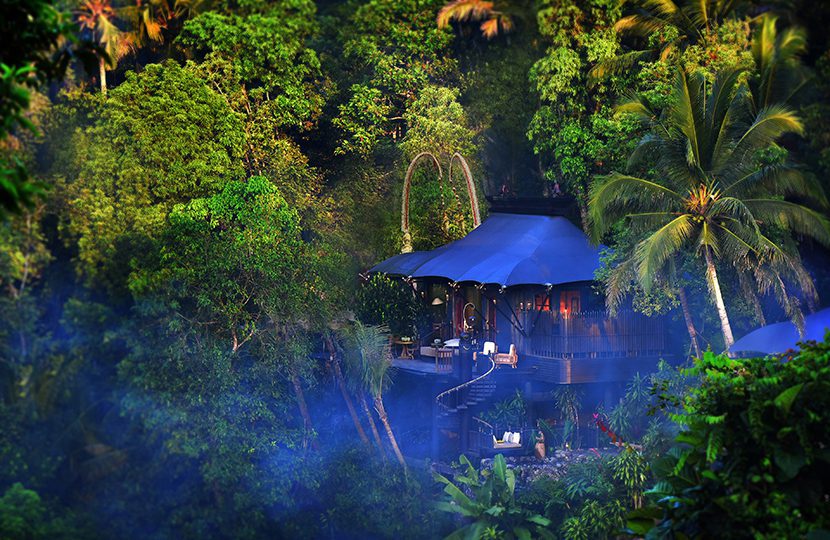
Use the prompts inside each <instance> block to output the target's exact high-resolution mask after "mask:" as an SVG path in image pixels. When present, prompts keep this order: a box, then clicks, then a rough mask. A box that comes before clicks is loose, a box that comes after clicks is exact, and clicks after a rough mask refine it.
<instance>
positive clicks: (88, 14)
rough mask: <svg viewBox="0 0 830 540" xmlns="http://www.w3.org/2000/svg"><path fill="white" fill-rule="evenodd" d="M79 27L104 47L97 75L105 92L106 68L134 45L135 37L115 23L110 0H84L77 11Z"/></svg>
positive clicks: (114, 63)
mask: <svg viewBox="0 0 830 540" xmlns="http://www.w3.org/2000/svg"><path fill="white" fill-rule="evenodd" d="M77 19H78V23H79V24H80V26H81V28H82V29H84V30H89V31H90V32H91V33H92V37H93V40H94V41H96V42H98V44H99V45H101V47H102V48H103V49H104V52H105V53H106V55H105V56H106V57H104V56H103V55H102V56H101V57H100V58H99V59H98V75H99V79H100V80H99V82H100V84H101V93H102V94H106V93H107V68H110V69H113V68H115V66H116V65H117V63H118V60H120V59H121V58H123V57H124V56H125V55H127V54H128V53H129V52H130V51H131V50H132V49H133V46H134V45H135V37H134V35H133V34H131V33H130V32H124V31H122V30H121V29H120V28H118V26H116V24H115V20H116V13H115V9H114V8H113V7H112V3H111V1H110V0H85V1H84V2H83V3H82V4H81V7H80V9H78V11H77Z"/></svg>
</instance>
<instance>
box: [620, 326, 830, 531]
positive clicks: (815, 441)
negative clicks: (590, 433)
mask: <svg viewBox="0 0 830 540" xmlns="http://www.w3.org/2000/svg"><path fill="white" fill-rule="evenodd" d="M828 338H830V336H828ZM688 372H689V373H688V374H690V375H692V376H697V377H700V381H701V382H700V386H699V387H697V388H695V389H693V390H692V391H691V392H690V394H689V396H688V397H687V398H686V399H685V400H684V402H683V412H681V413H680V414H678V415H675V420H676V421H677V422H678V423H680V424H681V425H682V426H684V428H685V429H684V430H683V431H682V432H681V433H680V434H679V435H678V436H677V437H676V439H675V443H676V444H675V446H674V447H673V448H672V449H671V450H670V451H669V452H668V453H667V454H666V455H664V456H663V457H661V458H658V459H657V460H655V461H654V463H653V464H652V468H653V471H654V474H655V477H656V479H657V483H656V484H655V486H654V487H653V488H652V489H651V490H649V491H647V492H646V496H647V497H649V498H650V500H651V505H650V506H649V507H647V508H646V509H644V510H643V511H639V512H635V513H634V514H632V516H631V520H630V521H629V526H630V527H631V529H632V530H633V531H634V532H636V533H637V534H646V537H647V538H677V537H681V538H748V537H752V538H770V539H772V538H795V537H805V536H807V537H809V538H818V537H823V535H826V534H830V532H829V531H828V529H830V503H828V497H829V496H830V493H829V492H828V485H827V482H826V479H827V478H830V448H828V446H827V441H828V436H830V428H829V427H828V424H827V421H826V420H825V415H826V412H827V410H828V408H830V339H828V340H825V342H824V343H806V344H804V345H803V347H802V349H801V350H800V351H798V352H794V353H792V354H789V355H784V356H781V357H776V356H770V357H766V358H752V359H748V360H740V359H731V358H728V357H726V356H716V355H714V354H712V353H706V354H704V355H703V358H702V359H700V360H699V361H697V363H696V364H695V366H694V367H693V368H691V369H690V370H688ZM654 519H657V520H658V523H657V525H655V524H654V523H655V522H654V521H653V520H654Z"/></svg>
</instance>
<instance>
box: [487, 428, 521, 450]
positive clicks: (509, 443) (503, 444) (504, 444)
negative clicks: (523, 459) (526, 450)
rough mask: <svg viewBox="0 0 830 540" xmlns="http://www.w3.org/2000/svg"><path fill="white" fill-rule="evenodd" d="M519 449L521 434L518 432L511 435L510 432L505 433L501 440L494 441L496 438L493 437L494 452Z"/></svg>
mask: <svg viewBox="0 0 830 540" xmlns="http://www.w3.org/2000/svg"><path fill="white" fill-rule="evenodd" d="M521 447H522V434H521V433H519V432H516V433H513V432H510V431H505V432H504V435H502V438H501V439H496V436H495V435H493V448H494V449H496V450H503V449H508V448H521Z"/></svg>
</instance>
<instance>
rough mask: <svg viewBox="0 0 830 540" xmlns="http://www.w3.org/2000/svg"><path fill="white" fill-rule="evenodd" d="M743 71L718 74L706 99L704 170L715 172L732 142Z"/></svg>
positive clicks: (737, 70)
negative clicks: (736, 102)
mask: <svg viewBox="0 0 830 540" xmlns="http://www.w3.org/2000/svg"><path fill="white" fill-rule="evenodd" d="M742 73H743V70H742V69H729V70H724V71H722V72H720V73H718V75H717V77H716V79H715V83H714V85H713V86H712V92H711V93H710V94H709V97H708V98H706V113H705V118H706V130H705V133H706V134H707V137H706V138H705V149H704V152H703V160H704V162H703V164H702V165H703V168H704V169H706V170H709V171H711V170H713V169H714V168H715V167H716V165H718V164H720V162H721V159H722V157H721V156H724V155H726V154H727V151H726V150H727V148H728V147H729V144H730V142H731V139H730V130H731V129H732V127H733V121H734V119H735V112H736V111H735V109H736V107H735V101H736V100H735V93H736V91H737V85H738V80H739V78H740V76H741V74H742Z"/></svg>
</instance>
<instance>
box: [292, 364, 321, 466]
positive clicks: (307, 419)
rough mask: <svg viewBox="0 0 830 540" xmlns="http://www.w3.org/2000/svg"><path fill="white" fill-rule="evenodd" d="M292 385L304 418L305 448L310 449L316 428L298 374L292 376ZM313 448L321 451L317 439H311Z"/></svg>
mask: <svg viewBox="0 0 830 540" xmlns="http://www.w3.org/2000/svg"><path fill="white" fill-rule="evenodd" d="M291 384H292V386H293V387H294V395H295V396H296V397H297V405H298V406H299V408H300V414H301V415H302V417H303V448H308V441H309V434H311V433H313V431H314V426H313V424H312V423H311V415H310V414H309V412H308V405H307V404H306V401H305V393H304V392H303V387H302V385H301V384H300V379H299V377H297V375H296V374H294V373H292V374H291ZM311 446H312V448H314V449H315V450H319V449H320V445H319V444H318V442H317V439H316V438H315V437H312V438H311Z"/></svg>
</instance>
